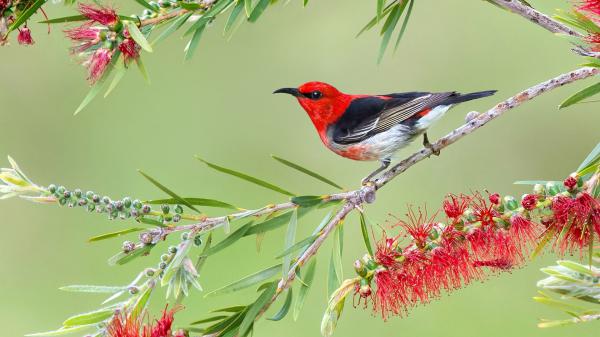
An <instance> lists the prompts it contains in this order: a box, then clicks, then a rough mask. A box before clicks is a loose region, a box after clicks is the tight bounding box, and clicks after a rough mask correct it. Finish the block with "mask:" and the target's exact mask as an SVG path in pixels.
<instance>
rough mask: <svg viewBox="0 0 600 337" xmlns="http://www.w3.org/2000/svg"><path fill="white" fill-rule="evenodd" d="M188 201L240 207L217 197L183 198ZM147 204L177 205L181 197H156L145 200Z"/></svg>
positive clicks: (220, 206)
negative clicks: (216, 198)
mask: <svg viewBox="0 0 600 337" xmlns="http://www.w3.org/2000/svg"><path fill="white" fill-rule="evenodd" d="M182 199H184V200H185V201H187V202H188V203H189V204H190V205H195V206H206V207H217V208H228V209H238V208H237V207H235V206H233V205H232V204H228V203H226V202H223V201H219V200H215V199H205V198H188V197H184V198H182ZM144 203H146V204H150V205H176V204H179V199H175V198H169V199H154V200H148V201H144Z"/></svg>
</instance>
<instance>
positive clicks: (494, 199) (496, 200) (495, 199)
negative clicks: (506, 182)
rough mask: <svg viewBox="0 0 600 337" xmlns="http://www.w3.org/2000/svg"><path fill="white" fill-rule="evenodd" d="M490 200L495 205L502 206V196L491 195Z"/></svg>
mask: <svg viewBox="0 0 600 337" xmlns="http://www.w3.org/2000/svg"><path fill="white" fill-rule="evenodd" d="M488 199H489V200H490V202H491V203H492V204H494V205H499V204H500V194H498V193H493V194H490V196H489V197H488Z"/></svg>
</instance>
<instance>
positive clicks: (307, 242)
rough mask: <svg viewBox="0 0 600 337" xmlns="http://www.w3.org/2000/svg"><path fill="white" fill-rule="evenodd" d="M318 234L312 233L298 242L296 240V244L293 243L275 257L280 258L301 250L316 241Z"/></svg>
mask: <svg viewBox="0 0 600 337" xmlns="http://www.w3.org/2000/svg"><path fill="white" fill-rule="evenodd" d="M318 237H319V236H318V235H311V236H309V237H307V238H304V239H302V240H300V241H298V242H296V243H295V244H294V245H292V246H291V247H289V248H288V249H286V250H284V251H283V252H282V253H281V254H279V255H277V256H276V257H275V258H276V259H280V258H282V257H284V256H287V255H290V254H292V253H294V252H297V251H299V250H301V249H302V248H304V247H306V246H308V245H310V244H311V243H313V242H315V240H316V239H317V238H318Z"/></svg>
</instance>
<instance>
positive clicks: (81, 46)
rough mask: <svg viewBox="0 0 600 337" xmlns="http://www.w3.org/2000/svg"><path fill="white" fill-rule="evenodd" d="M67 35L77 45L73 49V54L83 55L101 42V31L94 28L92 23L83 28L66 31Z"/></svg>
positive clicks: (82, 26)
mask: <svg viewBox="0 0 600 337" xmlns="http://www.w3.org/2000/svg"><path fill="white" fill-rule="evenodd" d="M64 32H65V35H66V36H67V37H68V38H69V39H71V41H72V42H73V43H75V45H74V46H73V47H72V48H71V51H72V52H73V53H81V52H84V51H86V50H88V49H90V48H91V47H92V46H94V45H96V44H98V43H99V42H100V30H99V29H98V28H96V27H92V24H91V23H90V22H88V23H84V24H83V25H81V26H78V27H73V28H71V29H66V30H65V31H64Z"/></svg>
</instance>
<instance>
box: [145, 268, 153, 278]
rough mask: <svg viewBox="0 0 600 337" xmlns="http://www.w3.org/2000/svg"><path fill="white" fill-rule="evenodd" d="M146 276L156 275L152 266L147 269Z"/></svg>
mask: <svg viewBox="0 0 600 337" xmlns="http://www.w3.org/2000/svg"><path fill="white" fill-rule="evenodd" d="M146 276H148V277H151V276H154V269H152V268H148V269H146Z"/></svg>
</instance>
